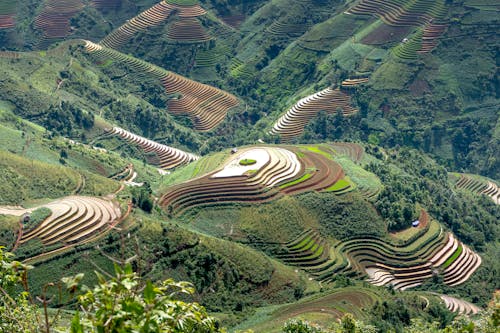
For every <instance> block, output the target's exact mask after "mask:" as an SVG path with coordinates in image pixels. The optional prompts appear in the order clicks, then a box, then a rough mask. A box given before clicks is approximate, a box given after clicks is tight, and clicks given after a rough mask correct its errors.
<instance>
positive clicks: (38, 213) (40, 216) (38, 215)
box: [29, 207, 52, 226]
mask: <svg viewBox="0 0 500 333" xmlns="http://www.w3.org/2000/svg"><path fill="white" fill-rule="evenodd" d="M50 215H52V211H51V210H50V209H49V208H47V207H40V208H37V209H35V210H34V211H33V212H31V214H30V220H29V224H30V225H31V226H36V225H38V224H39V223H41V222H43V221H44V220H45V219H46V218H47V217H49V216H50Z"/></svg>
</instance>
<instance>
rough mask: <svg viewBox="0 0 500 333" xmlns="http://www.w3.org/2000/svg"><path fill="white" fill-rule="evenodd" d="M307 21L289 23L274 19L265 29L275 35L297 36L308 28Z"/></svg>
mask: <svg viewBox="0 0 500 333" xmlns="http://www.w3.org/2000/svg"><path fill="white" fill-rule="evenodd" d="M309 27H310V25H309V24H307V23H291V22H287V21H285V22H283V21H282V20H276V21H274V22H273V23H272V24H271V25H270V26H269V27H268V28H267V29H266V31H267V32H268V33H270V34H272V35H275V36H284V37H299V36H301V35H302V34H303V33H304V32H306V31H307V29H309Z"/></svg>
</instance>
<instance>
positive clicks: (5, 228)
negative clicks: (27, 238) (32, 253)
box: [0, 215, 19, 250]
mask: <svg viewBox="0 0 500 333" xmlns="http://www.w3.org/2000/svg"><path fill="white" fill-rule="evenodd" d="M18 229H19V217H18V216H12V215H0V246H5V247H7V250H10V247H11V246H12V245H13V244H14V242H15V240H16V236H17V231H18Z"/></svg>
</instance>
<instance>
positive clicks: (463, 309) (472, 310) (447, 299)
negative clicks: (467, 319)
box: [439, 295, 480, 315]
mask: <svg viewBox="0 0 500 333" xmlns="http://www.w3.org/2000/svg"><path fill="white" fill-rule="evenodd" d="M439 297H440V298H441V300H443V302H444V304H445V305H446V307H447V308H448V310H450V311H452V312H457V313H458V314H466V315H470V314H476V313H478V312H479V311H480V308H478V307H477V306H475V305H474V304H472V303H469V302H466V301H464V300H461V299H458V298H455V297H451V296H448V295H440V296H439Z"/></svg>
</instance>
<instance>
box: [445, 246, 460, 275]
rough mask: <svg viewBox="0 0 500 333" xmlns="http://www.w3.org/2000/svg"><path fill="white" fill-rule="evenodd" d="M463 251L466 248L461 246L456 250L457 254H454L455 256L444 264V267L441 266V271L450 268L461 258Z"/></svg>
mask: <svg viewBox="0 0 500 333" xmlns="http://www.w3.org/2000/svg"><path fill="white" fill-rule="evenodd" d="M463 250H464V248H463V246H462V245H461V244H460V245H459V246H458V248H457V249H456V250H455V253H453V255H452V256H451V257H449V258H448V259H447V260H446V261H445V262H444V264H443V266H441V269H446V268H447V267H448V266H450V265H451V264H452V263H453V262H454V261H455V260H456V259H457V258H458V257H459V256H460V254H462V252H463Z"/></svg>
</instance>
